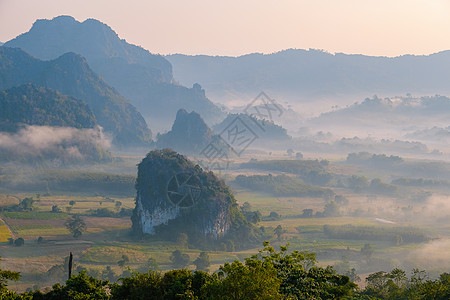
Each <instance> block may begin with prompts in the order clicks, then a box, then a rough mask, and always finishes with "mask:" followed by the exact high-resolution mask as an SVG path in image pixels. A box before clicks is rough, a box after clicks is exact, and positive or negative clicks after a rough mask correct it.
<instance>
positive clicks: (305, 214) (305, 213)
mask: <svg viewBox="0 0 450 300" xmlns="http://www.w3.org/2000/svg"><path fill="white" fill-rule="evenodd" d="M312 216H313V210H312V209H310V208H306V209H304V210H303V214H302V217H304V218H312Z"/></svg>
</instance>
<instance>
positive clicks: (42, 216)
mask: <svg viewBox="0 0 450 300" xmlns="http://www.w3.org/2000/svg"><path fill="white" fill-rule="evenodd" d="M3 214H4V215H5V217H7V218H10V219H21V220H62V219H67V217H68V216H67V215H66V214H62V213H51V212H38V211H29V212H28V211H26V212H9V211H6V212H3Z"/></svg>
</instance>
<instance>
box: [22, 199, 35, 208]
mask: <svg viewBox="0 0 450 300" xmlns="http://www.w3.org/2000/svg"><path fill="white" fill-rule="evenodd" d="M33 203H34V200H33V198H31V197H27V198H24V199H23V200H22V202H20V206H21V208H22V209H23V210H30V211H31V210H33Z"/></svg>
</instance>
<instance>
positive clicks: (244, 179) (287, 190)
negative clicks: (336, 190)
mask: <svg viewBox="0 0 450 300" xmlns="http://www.w3.org/2000/svg"><path fill="white" fill-rule="evenodd" d="M235 182H236V183H237V184H238V185H240V186H242V187H245V188H248V189H251V190H257V191H262V192H266V193H270V194H273V195H275V196H300V197H325V196H331V195H333V191H331V190H330V189H325V188H321V187H317V186H313V185H310V184H305V183H304V182H303V181H302V180H300V179H297V178H295V177H290V176H287V175H278V176H272V174H269V175H251V176H245V175H238V176H236V178H235Z"/></svg>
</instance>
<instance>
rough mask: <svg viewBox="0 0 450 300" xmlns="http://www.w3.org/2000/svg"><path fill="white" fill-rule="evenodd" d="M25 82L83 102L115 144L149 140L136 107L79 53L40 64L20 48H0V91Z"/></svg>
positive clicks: (143, 122) (128, 144) (142, 142)
mask: <svg viewBox="0 0 450 300" xmlns="http://www.w3.org/2000/svg"><path fill="white" fill-rule="evenodd" d="M27 83H32V84H34V85H36V86H42V87H47V88H51V89H54V90H58V91H59V92H61V93H62V94H65V95H68V96H71V97H74V98H78V99H81V100H83V101H84V102H86V103H87V104H88V105H89V107H90V108H91V109H92V111H93V112H94V115H95V118H96V119H97V122H98V124H99V125H101V126H102V127H103V128H104V130H105V132H109V133H111V134H112V135H113V142H114V144H115V145H118V146H125V147H126V146H133V145H143V144H147V143H148V142H149V141H150V139H151V131H150V130H149V129H148V127H147V124H146V123H145V120H144V118H143V117H142V116H141V115H140V113H139V112H138V111H137V110H136V108H135V107H134V106H133V105H131V104H130V103H129V101H128V100H127V99H126V98H124V97H123V96H122V95H120V94H119V93H118V92H117V91H116V90H115V89H114V88H112V87H110V86H109V85H108V84H107V83H106V82H104V81H103V80H102V79H101V78H100V77H98V75H97V74H95V73H94V71H92V70H91V69H90V67H89V65H88V64H87V61H86V59H84V58H83V57H82V56H80V55H78V54H74V53H66V54H64V55H62V56H60V57H58V58H57V59H54V60H50V61H41V60H39V59H37V58H34V57H32V56H31V55H29V54H27V53H26V52H24V51H23V50H21V49H19V48H8V47H5V46H3V47H0V89H7V88H11V87H14V86H19V85H22V84H27Z"/></svg>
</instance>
